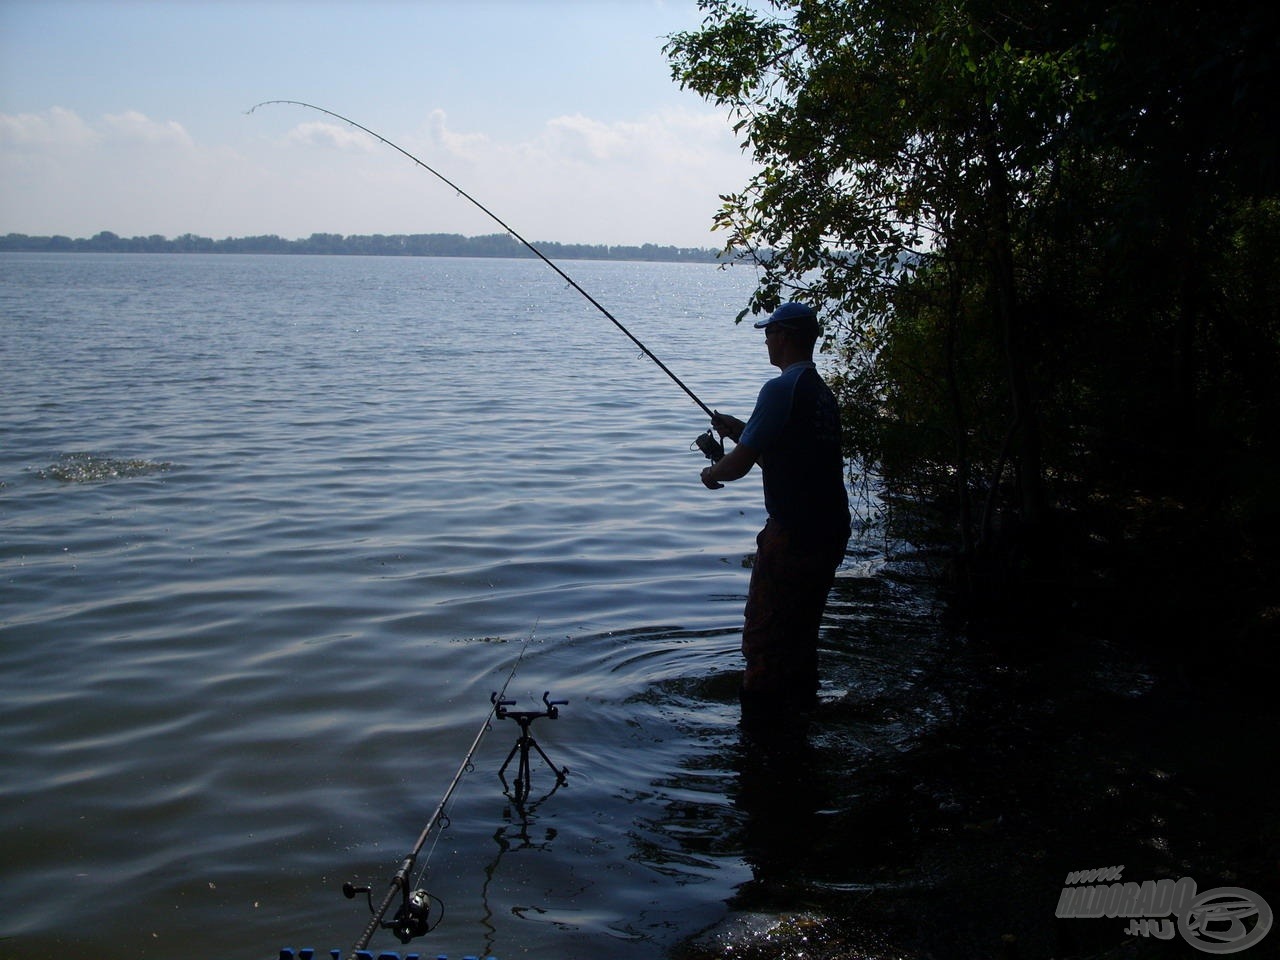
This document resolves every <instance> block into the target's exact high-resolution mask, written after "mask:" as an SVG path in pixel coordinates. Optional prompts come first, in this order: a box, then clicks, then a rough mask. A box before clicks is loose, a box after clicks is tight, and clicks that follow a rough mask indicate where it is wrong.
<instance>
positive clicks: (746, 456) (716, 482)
mask: <svg viewBox="0 0 1280 960" xmlns="http://www.w3.org/2000/svg"><path fill="white" fill-rule="evenodd" d="M756 457H757V454H756V452H755V450H753V449H751V447H749V446H747V445H746V444H745V443H740V444H738V445H737V446H736V447H734V448H733V449H732V450H730V451H729V452H728V453H726V454H725V455H724V456H723V457H721V458H720V460H719V461H718V462H716V463H713V464H712V465H711V466H709V467H704V468H703V470H702V483H703V485H704V486H705V487H706V488H707V489H708V490H719V489H720V488H721V487H723V486H724V485H725V484H726V483H729V482H731V481H733V480H739V479H741V478H742V477H745V476H746V475H747V474H748V473H750V472H751V468H752V467H753V466H755V463H756Z"/></svg>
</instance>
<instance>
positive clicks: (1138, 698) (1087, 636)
mask: <svg viewBox="0 0 1280 960" xmlns="http://www.w3.org/2000/svg"><path fill="white" fill-rule="evenodd" d="M935 566H936V561H934V560H931V559H925V558H923V557H917V558H915V559H910V558H906V559H904V560H900V561H897V562H891V563H889V564H887V565H886V566H885V567H884V569H883V570H881V571H880V572H879V573H878V574H877V575H876V576H875V577H873V578H871V579H852V578H843V579H841V580H840V581H839V582H838V584H837V588H836V591H835V593H834V594H833V602H832V610H831V616H830V617H829V626H828V629H827V630H826V632H825V634H824V661H825V663H824V665H825V668H826V671H827V675H828V677H829V680H830V688H831V689H830V690H829V691H828V693H829V696H828V702H827V703H826V704H825V705H824V706H823V708H822V709H821V710H820V711H819V713H818V714H817V715H816V717H815V718H814V720H813V723H812V724H811V727H810V729H809V731H808V738H807V740H805V739H804V738H800V739H797V740H795V741H793V742H791V743H789V744H787V743H783V744H782V745H781V747H780V749H776V750H773V751H771V752H770V751H767V750H763V749H761V748H760V744H759V743H757V742H753V741H750V740H747V739H744V740H742V741H740V742H739V743H738V744H736V745H735V747H734V748H733V750H734V756H733V758H732V759H731V760H729V761H727V762H730V763H731V764H732V765H733V766H734V768H735V770H736V771H737V775H738V780H737V783H736V786H735V791H736V793H735V799H736V804H737V809H738V811H739V813H740V814H741V816H742V821H741V824H740V826H739V834H738V836H739V837H740V839H741V842H742V844H743V848H744V856H745V857H746V858H747V859H748V861H749V862H750V863H751V865H752V867H753V872H754V877H753V880H752V881H750V882H749V883H747V884H745V885H744V886H742V887H741V888H740V889H739V890H738V892H737V895H736V897H735V899H734V901H733V903H732V904H731V906H732V908H733V912H732V914H731V915H730V917H729V918H728V920H727V921H726V922H724V923H722V924H718V925H717V926H715V927H714V928H712V929H710V930H708V931H705V932H703V933H702V934H699V935H698V936H695V937H693V938H691V939H690V940H689V941H688V942H687V943H686V944H685V945H684V946H683V947H682V948H681V949H680V950H679V951H677V953H676V956H677V957H678V958H680V960H705V958H710V957H721V956H728V955H732V956H735V957H746V958H750V960H755V958H759V960H764V958H766V957H767V958H776V957H782V956H786V957H790V956H810V957H822V958H827V960H833V958H843V957H860V958H861V957H890V956H892V957H901V956H910V957H917V958H934V960H952V958H954V960H962V958H963V960H968V958H973V957H1005V958H1015V957H1016V958H1021V960H1031V958H1048V957H1059V958H1063V957H1082V958H1083V957H1129V956H1133V957H1147V956H1152V957H1155V956H1167V955H1168V953H1167V951H1168V950H1169V949H1170V947H1169V946H1168V945H1167V944H1165V943H1164V942H1162V941H1161V940H1159V939H1156V938H1154V937H1148V938H1146V939H1144V938H1142V937H1136V936H1132V935H1129V934H1127V933H1126V928H1127V927H1128V924H1129V921H1128V920H1127V919H1122V918H1114V917H1113V918H1106V917H1099V918H1089V917H1083V916H1081V917H1075V918H1060V917H1058V916H1056V915H1055V913H1056V911H1057V909H1058V906H1059V902H1060V899H1061V896H1062V890H1063V887H1064V884H1065V882H1066V879H1067V878H1068V876H1069V875H1071V874H1073V873H1077V872H1079V871H1086V870H1092V869H1094V868H1099V867H1104V866H1110V865H1118V864H1122V865H1123V874H1122V878H1123V879H1124V880H1127V881H1134V882H1136V883H1139V884H1140V883H1142V882H1143V881H1160V880H1163V879H1175V880H1176V879H1178V878H1181V877H1190V878H1192V879H1193V880H1194V881H1195V882H1196V883H1197V884H1198V887H1199V889H1200V890H1201V891H1205V890H1209V889H1211V888H1216V887H1222V886H1233V887H1243V888H1247V889H1249V890H1253V891H1255V892H1256V893H1258V894H1259V895H1260V896H1262V897H1263V898H1264V899H1267V900H1268V901H1269V902H1270V903H1272V904H1274V903H1275V902H1276V901H1277V900H1278V899H1280V884H1277V878H1276V869H1275V864H1276V862H1277V858H1278V857H1280V812H1278V811H1277V810H1276V808H1275V804H1274V802H1273V800H1272V798H1271V796H1270V794H1269V791H1268V790H1267V789H1266V788H1264V787H1263V786H1262V785H1263V784H1267V783H1270V782H1272V780H1271V777H1270V776H1269V774H1271V775H1274V774H1275V773H1278V772H1280V770H1277V767H1280V760H1277V758H1276V756H1275V752H1274V750H1273V749H1272V748H1271V746H1270V745H1271V744H1274V742H1275V740H1276V736H1277V734H1280V717H1278V716H1277V714H1276V711H1275V710H1274V708H1273V707H1271V706H1270V705H1269V704H1270V703H1271V701H1270V700H1264V699H1262V698H1261V697H1259V696H1256V695H1253V693H1254V692H1256V690H1257V688H1258V687H1259V686H1260V685H1265V684H1269V683H1270V682H1271V678H1270V674H1269V673H1267V674H1266V676H1263V677H1260V676H1259V675H1260V674H1262V673H1263V671H1262V670H1261V669H1260V668H1261V666H1262V664H1260V663H1258V662H1257V661H1256V660H1255V659H1251V658H1250V657H1249V656H1248V655H1244V654H1238V653H1237V652H1236V651H1237V648H1235V647H1234V646H1232V645H1226V646H1225V647H1224V646H1222V645H1219V644H1217V643H1216V642H1215V638H1214V637H1213V636H1211V635H1210V636H1205V637H1203V643H1202V644H1201V647H1200V650H1201V652H1202V655H1201V656H1199V657H1194V658H1187V657H1184V656H1183V655H1182V652H1181V651H1182V650H1183V649H1184V648H1182V647H1181V646H1179V645H1177V644H1169V645H1165V644H1164V643H1163V642H1162V638H1163V637H1164V636H1165V635H1166V631H1168V630H1169V629H1170V628H1171V625H1172V624H1173V623H1174V622H1175V621H1176V620H1177V618H1178V615H1179V611H1181V612H1182V613H1183V614H1184V615H1185V614H1186V613H1187V611H1188V609H1190V608H1192V607H1201V608H1206V609H1205V611H1204V612H1206V613H1207V608H1209V607H1212V606H1214V605H1215V604H1216V605H1217V607H1218V615H1219V619H1220V621H1221V622H1223V623H1228V622H1230V621H1231V620H1232V619H1233V609H1232V608H1231V607H1230V606H1229V605H1228V604H1229V597H1230V595H1226V594H1222V593H1219V592H1218V591H1217V587H1218V586H1219V584H1218V583H1217V582H1216V581H1209V582H1206V583H1205V584H1204V585H1203V586H1202V587H1201V588H1200V589H1196V588H1194V587H1193V586H1192V585H1191V584H1190V583H1189V582H1188V581H1189V580H1190V579H1191V577H1190V576H1189V575H1188V576H1187V577H1186V578H1184V579H1183V581H1182V582H1180V583H1178V584H1170V583H1168V582H1167V581H1165V580H1164V574H1165V572H1166V571H1165V570H1164V568H1163V567H1160V568H1155V567H1153V568H1149V569H1147V570H1146V571H1145V572H1146V573H1147V576H1145V577H1144V576H1142V575H1141V574H1142V573H1143V572H1144V571H1143V570H1142V569H1140V568H1137V569H1135V568H1127V569H1126V570H1124V571H1123V572H1122V574H1117V579H1116V580H1114V581H1113V582H1112V583H1113V585H1111V586H1108V587H1105V588H1104V587H1099V588H1097V589H1096V590H1095V591H1094V592H1093V593H1092V594H1090V595H1084V596H1082V598H1081V602H1080V603H1078V604H1077V605H1076V606H1075V608H1074V610H1073V611H1072V612H1069V613H1065V614H1064V613H1063V612H1062V611H1061V610H1060V609H1056V608H1046V610H1045V613H1044V615H1043V616H1042V617H1041V618H1040V619H1039V620H1036V619H1033V618H1027V617H1024V618H1022V619H1021V620H1020V621H1018V622H1014V621H1013V620H1011V619H1006V620H1004V621H1002V622H1001V623H999V624H998V625H995V626H993V625H991V624H987V627H988V628H987V629H984V630H980V629H976V628H974V627H972V626H971V627H970V629H968V630H966V631H963V632H961V631H958V630H956V629H954V628H952V627H949V626H947V624H946V623H945V620H946V618H945V616H943V610H944V607H943V605H942V604H941V603H940V602H938V596H939V595H938V594H937V593H936V591H935V589H934V587H933V584H934V583H935V577H936V570H935V569H934V567H935ZM1162 583H1163V584H1165V587H1166V589H1169V590H1170V592H1169V593H1167V594H1161V593H1160V591H1159V589H1158V588H1159V587H1160V585H1161V584H1162ZM1154 596H1163V598H1164V603H1163V606H1162V607H1161V609H1160V610H1159V612H1158V615H1155V616H1153V617H1152V618H1151V620H1150V622H1149V623H1148V624H1146V625H1145V626H1144V625H1143V624H1142V622H1141V619H1140V611H1141V610H1142V609H1145V608H1148V607H1149V606H1150V605H1151V603H1153V598H1154ZM1184 622H1185V620H1184ZM1135 632H1138V633H1139V637H1138V639H1139V640H1140V641H1141V642H1137V643H1135V642H1131V641H1132V640H1133V639H1134V638H1133V636H1132V634H1133V633H1135ZM1254 656H1256V653H1255V654H1254ZM1274 947H1275V944H1274V943H1268V944H1265V945H1264V946H1261V947H1259V948H1258V950H1257V951H1250V952H1249V954H1246V955H1257V956H1263V955H1273V954H1270V953H1267V951H1268V950H1271V949H1274ZM1181 948H1182V949H1185V950H1187V951H1191V949H1192V948H1191V947H1190V946H1188V945H1186V944H1181ZM1162 951H1163V952H1162Z"/></svg>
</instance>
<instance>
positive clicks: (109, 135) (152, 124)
mask: <svg viewBox="0 0 1280 960" xmlns="http://www.w3.org/2000/svg"><path fill="white" fill-rule="evenodd" d="M96 126H97V128H98V129H99V130H100V131H101V133H102V139H103V140H104V141H107V142H111V143H121V142H124V143H140V144H144V145H147V146H155V145H169V146H178V147H183V148H191V147H194V146H195V144H194V143H193V142H192V140H191V136H190V134H188V133H187V131H186V130H185V129H183V126H182V124H180V123H178V122H177V121H176V120H166V121H159V120H152V119H151V118H150V117H147V116H144V115H143V114H141V113H139V112H138V111H136V110H127V111H125V112H124V113H109V114H107V115H106V116H104V117H103V118H102V120H101V122H100V123H98V124H97V125H96Z"/></svg>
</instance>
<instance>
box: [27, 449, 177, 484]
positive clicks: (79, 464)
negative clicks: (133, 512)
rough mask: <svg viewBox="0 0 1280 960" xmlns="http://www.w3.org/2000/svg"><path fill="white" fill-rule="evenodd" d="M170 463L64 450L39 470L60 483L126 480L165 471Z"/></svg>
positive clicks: (41, 476) (41, 473)
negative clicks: (64, 451) (65, 451)
mask: <svg viewBox="0 0 1280 960" xmlns="http://www.w3.org/2000/svg"><path fill="white" fill-rule="evenodd" d="M172 466H173V464H171V463H167V462H165V461H161V460H137V459H123V458H119V457H107V456H102V455H100V454H96V453H64V454H62V455H61V456H60V457H58V459H57V460H55V461H54V462H53V463H51V464H49V466H47V467H45V468H43V469H42V470H40V471H38V473H39V476H40V479H42V480H59V481H61V482H63V483H98V482H101V481H104V480H127V479H130V478H133V477H149V476H152V475H154V474H157V473H164V472H165V471H166V470H169V469H171V468H172Z"/></svg>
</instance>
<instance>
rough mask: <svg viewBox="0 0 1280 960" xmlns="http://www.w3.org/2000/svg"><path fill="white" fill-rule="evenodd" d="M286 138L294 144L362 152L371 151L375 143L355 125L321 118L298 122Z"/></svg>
mask: <svg viewBox="0 0 1280 960" xmlns="http://www.w3.org/2000/svg"><path fill="white" fill-rule="evenodd" d="M285 139H286V140H287V141H288V142H289V143H291V144H294V145H301V146H307V147H333V148H336V149H338V150H358V151H360V152H361V153H368V152H370V151H371V150H372V149H373V145H374V143H375V141H374V140H373V138H372V137H370V136H369V135H368V134H367V133H364V132H362V131H360V130H357V129H356V128H355V127H349V126H339V125H338V124H335V123H325V122H323V121H319V120H317V121H313V122H310V123H300V124H298V125H297V126H296V127H294V128H293V129H292V130H290V131H289V133H288V134H287V135H286V137H285Z"/></svg>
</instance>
